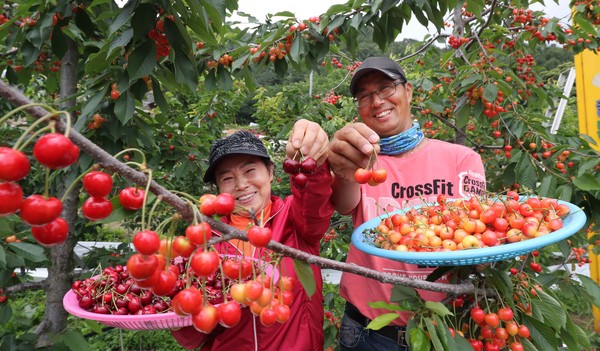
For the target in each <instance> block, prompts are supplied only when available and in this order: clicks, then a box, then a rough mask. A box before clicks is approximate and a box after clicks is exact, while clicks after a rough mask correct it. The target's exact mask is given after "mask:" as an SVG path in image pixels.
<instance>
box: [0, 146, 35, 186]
mask: <svg viewBox="0 0 600 351" xmlns="http://www.w3.org/2000/svg"><path fill="white" fill-rule="evenodd" d="M30 169H31V166H30V165H29V159H28V158H27V156H25V154H23V153H22V152H21V151H18V150H15V149H11V148H8V147H4V146H2V147H0V180H3V181H6V182H16V181H17V180H21V179H23V178H25V176H26V175H27V174H28V173H29V170H30Z"/></svg>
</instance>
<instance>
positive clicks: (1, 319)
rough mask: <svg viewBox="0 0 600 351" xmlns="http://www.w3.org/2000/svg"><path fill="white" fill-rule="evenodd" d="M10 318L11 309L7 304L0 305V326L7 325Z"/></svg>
mask: <svg viewBox="0 0 600 351" xmlns="http://www.w3.org/2000/svg"><path fill="white" fill-rule="evenodd" d="M11 317H12V308H10V304H9V303H0V325H5V324H6V323H8V321H9V320H10V318H11Z"/></svg>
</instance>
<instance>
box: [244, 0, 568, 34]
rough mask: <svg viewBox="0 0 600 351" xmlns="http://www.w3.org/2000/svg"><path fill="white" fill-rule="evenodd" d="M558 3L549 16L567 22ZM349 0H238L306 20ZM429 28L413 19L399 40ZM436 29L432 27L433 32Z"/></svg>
mask: <svg viewBox="0 0 600 351" xmlns="http://www.w3.org/2000/svg"><path fill="white" fill-rule="evenodd" d="M558 1H559V4H556V3H555V2H554V0H546V1H545V2H546V6H545V10H546V13H547V14H548V17H558V18H563V22H565V23H567V21H568V18H569V17H568V16H569V14H570V9H569V0H558ZM346 2H347V0H277V1H273V0H238V6H239V11H242V12H246V13H248V14H251V15H253V16H254V17H256V18H257V19H258V20H259V21H264V19H265V15H266V14H267V13H271V14H274V13H277V12H279V11H284V10H285V11H291V12H293V13H295V14H296V18H297V19H298V20H306V19H308V18H309V17H311V16H318V15H320V14H322V13H324V12H326V11H327V9H328V8H329V7H330V6H331V5H334V4H344V3H346ZM543 7H544V6H542V5H539V4H536V6H534V7H532V9H533V10H540V9H542V8H543ZM426 33H427V29H426V28H425V27H423V26H422V25H421V24H420V23H418V21H416V20H414V21H411V22H410V23H409V24H408V26H407V27H405V29H404V30H403V32H402V34H400V36H399V37H398V38H397V40H402V39H417V40H422V39H423V37H424V36H425V34H426ZM433 33H434V30H433V29H431V34H433Z"/></svg>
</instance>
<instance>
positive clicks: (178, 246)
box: [173, 235, 196, 257]
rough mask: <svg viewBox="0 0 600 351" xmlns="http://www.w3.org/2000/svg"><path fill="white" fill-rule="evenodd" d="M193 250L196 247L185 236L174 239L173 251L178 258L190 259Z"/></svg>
mask: <svg viewBox="0 0 600 351" xmlns="http://www.w3.org/2000/svg"><path fill="white" fill-rule="evenodd" d="M195 249H196V245H194V244H193V243H192V242H191V241H190V239H188V238H187V237H186V236H183V235H177V236H176V237H175V239H173V250H175V252H176V253H177V255H178V256H181V257H190V255H191V254H192V252H194V250H195Z"/></svg>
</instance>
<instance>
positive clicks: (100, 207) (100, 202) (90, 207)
mask: <svg viewBox="0 0 600 351" xmlns="http://www.w3.org/2000/svg"><path fill="white" fill-rule="evenodd" d="M112 210H113V205H112V202H110V200H108V199H107V198H104V197H90V198H88V199H87V200H85V202H84V203H83V206H81V213H83V216H84V217H85V218H87V219H89V220H90V221H97V220H100V219H104V218H106V217H108V216H110V214H111V213H112Z"/></svg>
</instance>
